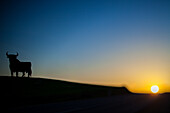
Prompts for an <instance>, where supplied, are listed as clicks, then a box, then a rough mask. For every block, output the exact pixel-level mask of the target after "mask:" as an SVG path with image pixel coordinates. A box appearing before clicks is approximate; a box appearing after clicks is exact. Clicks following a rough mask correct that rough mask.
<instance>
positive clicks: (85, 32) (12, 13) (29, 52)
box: [0, 0, 170, 93]
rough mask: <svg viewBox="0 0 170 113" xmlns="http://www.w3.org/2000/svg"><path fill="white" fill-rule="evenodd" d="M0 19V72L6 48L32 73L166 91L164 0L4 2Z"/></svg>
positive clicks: (169, 16) (169, 60) (168, 36)
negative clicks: (29, 64)
mask: <svg viewBox="0 0 170 113" xmlns="http://www.w3.org/2000/svg"><path fill="white" fill-rule="evenodd" d="M0 17H1V18H0V75H2V76H10V71H9V68H8V59H7V58H6V55H5V53H6V51H9V53H15V52H18V53H19V56H18V59H19V60H20V61H31V62H32V65H33V67H32V69H33V77H47V78H54V79H63V80H70V81H77V82H83V83H92V84H101V85H111V86H126V87H127V88H128V89H129V90H130V91H133V92H142V93H143V92H144V93H148V92H150V87H151V86H152V85H158V86H159V87H160V92H167V91H169V92H170V32H169V30H170V2H169V1H168V0H54V1H52V0H27V1H26V0H3V2H2V1H1V3H0Z"/></svg>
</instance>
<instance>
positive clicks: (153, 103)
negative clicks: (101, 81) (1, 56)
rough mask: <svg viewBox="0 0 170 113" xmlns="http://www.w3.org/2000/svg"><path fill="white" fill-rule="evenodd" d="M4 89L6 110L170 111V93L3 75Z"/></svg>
mask: <svg viewBox="0 0 170 113" xmlns="http://www.w3.org/2000/svg"><path fill="white" fill-rule="evenodd" d="M0 90H1V96H0V100H1V101H0V102H1V109H0V112H1V111H3V112H2V113H5V112H11V113H170V94H168V93H167V94H159V95H149V94H133V93H131V92H129V91H128V90H127V89H126V88H125V87H107V86H98V85H88V84H80V83H72V82H66V81H60V80H50V79H42V78H16V77H13V78H12V77H2V76H1V77H0Z"/></svg>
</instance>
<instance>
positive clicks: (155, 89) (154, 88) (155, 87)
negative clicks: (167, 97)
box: [151, 85, 159, 93]
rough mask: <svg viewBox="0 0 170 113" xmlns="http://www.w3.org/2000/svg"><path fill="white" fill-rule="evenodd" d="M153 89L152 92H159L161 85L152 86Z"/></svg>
mask: <svg viewBox="0 0 170 113" xmlns="http://www.w3.org/2000/svg"><path fill="white" fill-rule="evenodd" d="M151 91H152V93H157V92H158V91H159V87H158V86H157V85H153V86H152V87H151Z"/></svg>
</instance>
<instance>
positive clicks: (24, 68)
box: [7, 54, 32, 77]
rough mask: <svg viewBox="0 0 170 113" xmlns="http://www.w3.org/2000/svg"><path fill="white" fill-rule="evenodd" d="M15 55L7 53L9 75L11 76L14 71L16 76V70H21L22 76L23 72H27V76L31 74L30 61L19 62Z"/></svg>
mask: <svg viewBox="0 0 170 113" xmlns="http://www.w3.org/2000/svg"><path fill="white" fill-rule="evenodd" d="M17 56H18V54H17V55H8V54H7V57H8V58H9V62H10V64H9V68H10V71H11V76H13V73H14V72H16V76H18V72H22V73H23V75H22V77H24V75H25V72H26V73H28V77H29V76H31V74H32V70H31V62H20V61H19V60H18V59H17V58H16V57H17Z"/></svg>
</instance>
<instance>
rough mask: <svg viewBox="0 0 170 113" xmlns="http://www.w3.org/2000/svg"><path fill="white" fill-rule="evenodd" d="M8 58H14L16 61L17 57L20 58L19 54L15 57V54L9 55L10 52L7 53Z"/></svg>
mask: <svg viewBox="0 0 170 113" xmlns="http://www.w3.org/2000/svg"><path fill="white" fill-rule="evenodd" d="M6 56H7V58H14V59H16V58H17V56H18V52H17V54H16V55H14V54H8V51H7V52H6Z"/></svg>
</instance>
